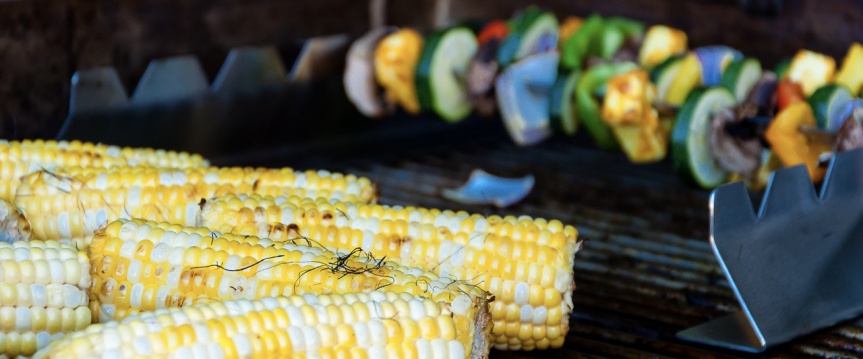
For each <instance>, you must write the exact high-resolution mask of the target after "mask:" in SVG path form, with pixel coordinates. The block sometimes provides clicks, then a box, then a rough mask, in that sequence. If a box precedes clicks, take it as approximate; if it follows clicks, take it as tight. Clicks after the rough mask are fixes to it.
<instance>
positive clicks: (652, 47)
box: [638, 25, 687, 68]
mask: <svg viewBox="0 0 863 359" xmlns="http://www.w3.org/2000/svg"><path fill="white" fill-rule="evenodd" d="M686 42H687V39H686V33H685V32H683V31H681V30H678V29H675V28H671V27H668V26H663V25H654V26H651V27H650V28H649V29H647V33H646V34H645V35H644V44H643V45H642V46H641V50H640V51H639V53H638V62H639V64H641V65H642V66H645V67H648V68H652V67H654V66H657V65H659V64H661V63H663V62H664V61H666V59H668V58H671V57H673V56H676V55H679V54H682V53H684V52H686V48H687V45H686Z"/></svg>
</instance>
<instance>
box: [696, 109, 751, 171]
mask: <svg viewBox="0 0 863 359" xmlns="http://www.w3.org/2000/svg"><path fill="white" fill-rule="evenodd" d="M757 112H758V110H757V107H756V106H754V105H753V104H748V103H747V104H743V105H740V106H737V107H736V108H733V109H725V110H722V111H719V112H717V113H716V114H714V115H713V118H712V119H711V121H710V135H709V136H708V139H709V141H710V150H711V152H712V154H713V158H714V159H715V160H716V163H717V164H719V166H720V167H722V168H723V169H725V170H726V171H729V172H734V173H739V174H740V175H742V176H744V177H746V178H752V177H754V176H755V175H756V174H757V172H758V169H759V167H760V166H761V153H762V151H763V150H764V145H763V144H762V143H761V140H760V139H759V138H758V137H757V136H734V135H732V134H729V133H728V132H727V131H726V127H728V126H729V125H732V124H737V123H739V122H741V121H743V120H744V119H745V118H747V117H753V116H755V115H757Z"/></svg>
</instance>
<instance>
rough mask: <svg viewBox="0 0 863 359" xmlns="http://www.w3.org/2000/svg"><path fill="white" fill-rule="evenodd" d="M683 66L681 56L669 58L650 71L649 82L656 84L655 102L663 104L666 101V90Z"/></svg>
mask: <svg viewBox="0 0 863 359" xmlns="http://www.w3.org/2000/svg"><path fill="white" fill-rule="evenodd" d="M682 64H683V56H673V57H669V58H668V59H666V60H665V61H663V62H662V63H661V64H659V65H658V66H656V67H655V68H653V70H651V71H650V81H651V82H653V83H654V84H656V101H657V102H659V103H665V102H666V101H667V100H668V90H669V89H670V88H671V84H672V83H673V82H674V79H675V78H677V73H678V72H680V67H681V65H682Z"/></svg>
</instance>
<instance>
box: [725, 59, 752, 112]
mask: <svg viewBox="0 0 863 359" xmlns="http://www.w3.org/2000/svg"><path fill="white" fill-rule="evenodd" d="M759 79H761V62H759V61H758V60H757V59H753V58H746V59H743V60H737V61H733V62H732V63H730V64H728V68H726V69H725V72H724V73H723V74H722V80H721V81H720V83H721V84H722V86H725V88H727V89H728V90H730V91H731V93H733V94H734V97H736V98H737V103H742V102H743V101H744V100H746V97H747V96H749V92H750V91H752V88H753V87H755V84H756V83H757V82H758V80H759Z"/></svg>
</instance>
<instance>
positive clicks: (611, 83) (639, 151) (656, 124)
mask: <svg viewBox="0 0 863 359" xmlns="http://www.w3.org/2000/svg"><path fill="white" fill-rule="evenodd" d="M655 96H656V87H655V86H654V85H653V84H651V83H650V78H649V76H648V74H647V71H645V70H644V69H634V70H631V71H627V72H624V73H621V74H619V75H617V76H614V77H612V78H610V79H609V80H608V90H607V91H606V93H605V98H604V99H603V103H602V120H603V121H604V122H605V123H607V124H608V125H609V126H610V127H611V129H612V132H614V135H615V137H617V140H618V142H619V143H620V145H621V147H622V148H623V151H624V153H626V156H627V157H628V158H629V160H630V161H632V162H635V163H645V162H654V161H658V160H661V159H662V158H664V157H665V154H666V149H667V147H668V146H667V145H668V131H667V127H666V126H662V125H661V123H660V120H659V114H658V113H657V111H656V109H654V108H653V107H652V105H651V104H652V103H653V99H654V97H655Z"/></svg>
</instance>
